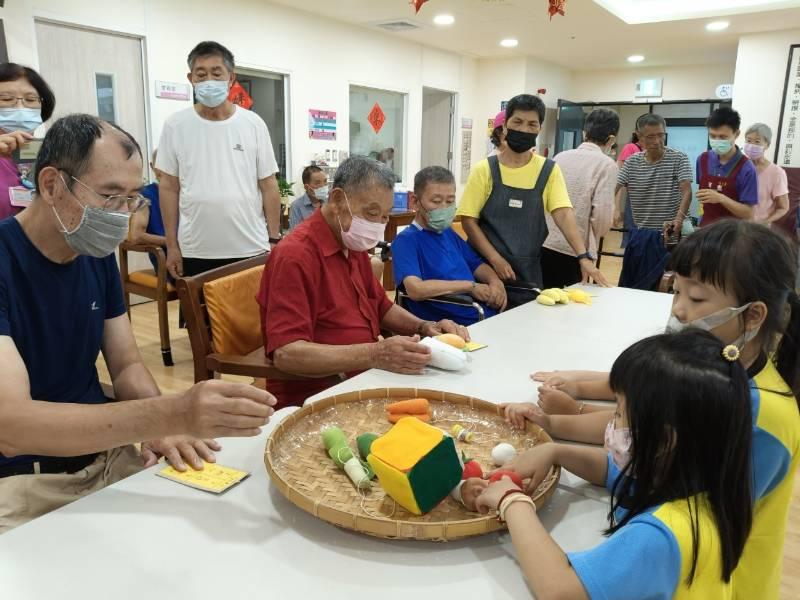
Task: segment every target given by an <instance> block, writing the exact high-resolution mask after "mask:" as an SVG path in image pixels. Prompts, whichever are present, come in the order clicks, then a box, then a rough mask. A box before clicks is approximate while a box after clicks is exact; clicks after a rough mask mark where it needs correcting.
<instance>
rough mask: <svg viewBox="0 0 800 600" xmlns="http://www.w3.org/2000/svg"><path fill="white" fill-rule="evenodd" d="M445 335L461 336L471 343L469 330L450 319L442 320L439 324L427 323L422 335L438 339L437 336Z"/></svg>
mask: <svg viewBox="0 0 800 600" xmlns="http://www.w3.org/2000/svg"><path fill="white" fill-rule="evenodd" d="M443 333H455V334H456V335H458V336H461V337H462V338H463V339H464V341H466V342H468V341H469V331H467V328H466V327H464V326H463V325H459V324H458V323H455V322H453V321H451V320H450V319H442V320H441V321H439V322H438V323H434V322H432V321H426V323H425V327H423V328H422V334H423V335H427V336H430V337H436V336H437V335H442V334H443Z"/></svg>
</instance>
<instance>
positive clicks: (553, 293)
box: [540, 288, 569, 304]
mask: <svg viewBox="0 0 800 600" xmlns="http://www.w3.org/2000/svg"><path fill="white" fill-rule="evenodd" d="M541 296H546V297H547V298H552V299H553V300H555V301H556V302H557V303H558V304H569V295H568V294H567V292H565V291H564V290H560V289H558V288H548V289H546V290H543V291H542V294H541ZM541 296H540V297H541Z"/></svg>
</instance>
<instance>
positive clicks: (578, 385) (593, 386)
mask: <svg viewBox="0 0 800 600" xmlns="http://www.w3.org/2000/svg"><path fill="white" fill-rule="evenodd" d="M555 387H558V386H555ZM574 397H575V398H585V399H587V400H614V399H615V398H614V392H612V391H611V385H610V384H609V383H608V373H606V374H605V377H604V378H602V379H593V380H586V381H576V382H575V394H574Z"/></svg>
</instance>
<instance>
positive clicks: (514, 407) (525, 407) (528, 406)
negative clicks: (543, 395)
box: [500, 402, 550, 431]
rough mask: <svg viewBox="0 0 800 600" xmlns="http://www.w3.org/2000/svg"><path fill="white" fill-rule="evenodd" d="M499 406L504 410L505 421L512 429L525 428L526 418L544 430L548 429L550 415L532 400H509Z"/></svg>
mask: <svg viewBox="0 0 800 600" xmlns="http://www.w3.org/2000/svg"><path fill="white" fill-rule="evenodd" d="M500 408H501V409H503V411H505V417H506V423H508V424H509V425H511V427H513V428H514V429H525V427H526V426H527V423H526V422H525V421H526V420H527V421H532V422H533V423H536V424H537V425H538V426H539V427H541V428H542V429H544V430H545V431H549V429H550V416H549V415H546V414H545V413H544V412H542V409H541V408H539V407H538V406H536V405H535V404H533V403H532V402H511V403H508V404H501V405H500Z"/></svg>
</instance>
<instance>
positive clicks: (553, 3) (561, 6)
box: [547, 0, 567, 21]
mask: <svg viewBox="0 0 800 600" xmlns="http://www.w3.org/2000/svg"><path fill="white" fill-rule="evenodd" d="M566 7H567V0H550V7H549V8H548V9H547V12H548V13H549V14H550V20H551V21H552V20H553V17H554V16H556V15H561V16H562V17H563V16H564V10H565V9H566Z"/></svg>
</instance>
